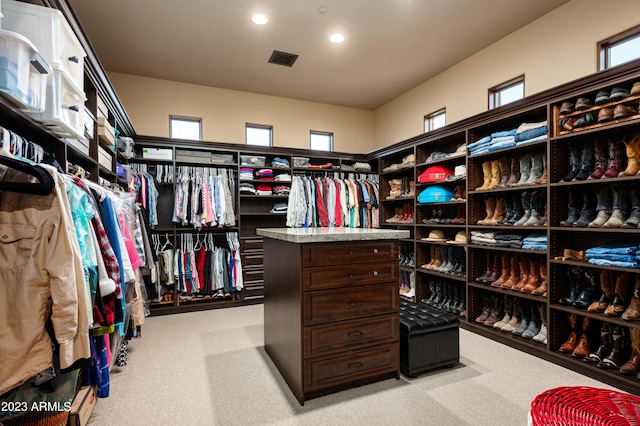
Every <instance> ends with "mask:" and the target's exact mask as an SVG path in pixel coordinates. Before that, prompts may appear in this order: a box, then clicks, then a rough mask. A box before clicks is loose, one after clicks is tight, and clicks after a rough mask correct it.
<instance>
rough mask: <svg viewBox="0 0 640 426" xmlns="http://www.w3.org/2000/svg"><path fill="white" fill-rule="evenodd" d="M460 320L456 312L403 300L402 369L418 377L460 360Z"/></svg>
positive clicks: (401, 318) (401, 319)
mask: <svg viewBox="0 0 640 426" xmlns="http://www.w3.org/2000/svg"><path fill="white" fill-rule="evenodd" d="M459 327H460V323H459V321H458V317H456V316H455V315H453V314H449V313H446V312H442V311H438V310H436V309H434V308H431V307H429V306H427V305H419V304H417V303H413V302H409V301H406V300H401V301H400V370H402V374H404V375H405V376H409V377H415V376H416V375H418V374H419V373H422V372H423V371H427V370H431V369H433V368H438V367H443V366H446V367H453V366H454V365H456V364H457V363H458V361H460V329H459Z"/></svg>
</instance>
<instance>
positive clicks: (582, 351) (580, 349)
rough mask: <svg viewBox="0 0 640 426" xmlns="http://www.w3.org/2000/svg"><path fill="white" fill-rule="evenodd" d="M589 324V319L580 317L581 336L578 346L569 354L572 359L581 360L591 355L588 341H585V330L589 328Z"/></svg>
mask: <svg viewBox="0 0 640 426" xmlns="http://www.w3.org/2000/svg"><path fill="white" fill-rule="evenodd" d="M590 322H591V318H589V317H582V334H581V335H580V340H579V341H578V345H577V346H576V348H575V349H574V350H573V352H572V353H571V356H573V357H574V358H580V359H582V358H584V357H586V356H587V355H589V354H590V353H591V348H589V340H588V339H587V328H589V323H590Z"/></svg>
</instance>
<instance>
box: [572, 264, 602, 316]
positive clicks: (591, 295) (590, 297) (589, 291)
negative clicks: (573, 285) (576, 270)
mask: <svg viewBox="0 0 640 426" xmlns="http://www.w3.org/2000/svg"><path fill="white" fill-rule="evenodd" d="M580 281H581V284H582V286H581V291H580V293H579V294H578V297H577V298H576V300H575V302H573V306H575V307H576V308H578V309H587V308H588V307H589V305H591V304H592V303H593V301H594V300H595V299H596V288H598V287H599V283H598V275H597V274H596V272H595V270H592V269H587V270H584V271H583V272H582V273H581V274H580Z"/></svg>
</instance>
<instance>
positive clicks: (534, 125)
mask: <svg viewBox="0 0 640 426" xmlns="http://www.w3.org/2000/svg"><path fill="white" fill-rule="evenodd" d="M546 126H547V120H545V121H539V122H537V123H522V124H521V125H519V126H518V128H517V129H516V134H518V135H519V134H520V133H524V132H526V131H527V130H533V129H538V128H540V127H546Z"/></svg>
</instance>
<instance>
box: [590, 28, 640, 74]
mask: <svg viewBox="0 0 640 426" xmlns="http://www.w3.org/2000/svg"><path fill="white" fill-rule="evenodd" d="M598 52H599V59H598V69H599V70H600V71H602V70H606V69H607V68H611V67H615V66H616V65H620V64H624V63H625V62H629V61H632V60H634V59H638V58H640V26H637V27H635V28H631V29H630V30H627V31H624V32H622V33H620V34H618V35H616V36H613V37H611V38H608V39H606V40H603V41H601V42H599V43H598Z"/></svg>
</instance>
